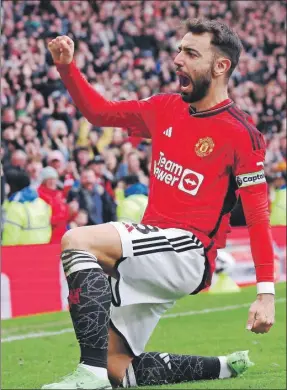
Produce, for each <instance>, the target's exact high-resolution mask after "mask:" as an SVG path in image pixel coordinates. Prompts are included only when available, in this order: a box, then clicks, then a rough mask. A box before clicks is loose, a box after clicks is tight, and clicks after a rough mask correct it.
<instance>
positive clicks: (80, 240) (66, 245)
mask: <svg viewBox="0 0 287 390" xmlns="http://www.w3.org/2000/svg"><path fill="white" fill-rule="evenodd" d="M61 246H62V251H64V250H82V251H87V252H90V253H91V254H93V255H94V256H95V257H96V258H97V259H98V262H99V264H100V265H101V266H102V267H103V269H104V271H105V272H107V273H108V274H109V275H111V276H116V275H114V274H113V273H114V271H113V269H114V266H115V264H116V262H117V260H118V259H120V258H121V257H122V244H121V239H120V236H119V233H118V231H117V230H116V228H115V227H114V226H113V225H112V224H108V223H107V224H103V225H96V226H84V227H78V228H74V229H71V230H68V231H67V232H66V233H65V234H64V236H63V238H62V241H61Z"/></svg>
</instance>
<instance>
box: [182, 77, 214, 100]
mask: <svg viewBox="0 0 287 390" xmlns="http://www.w3.org/2000/svg"><path fill="white" fill-rule="evenodd" d="M191 83H192V87H193V88H192V91H191V92H181V93H180V94H181V97H182V100H183V101H184V102H186V103H195V102H198V101H200V100H201V99H203V98H204V97H205V96H206V95H207V93H208V90H209V87H210V84H211V74H210V72H208V73H206V74H205V75H203V76H200V77H199V78H198V79H197V80H196V81H194V80H191Z"/></svg>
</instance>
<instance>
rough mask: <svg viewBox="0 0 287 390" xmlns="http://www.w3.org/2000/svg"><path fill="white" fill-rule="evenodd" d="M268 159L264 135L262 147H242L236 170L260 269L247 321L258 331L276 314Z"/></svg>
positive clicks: (253, 250) (269, 324)
mask: <svg viewBox="0 0 287 390" xmlns="http://www.w3.org/2000/svg"><path fill="white" fill-rule="evenodd" d="M260 136H261V135H260ZM264 159H265V147H264V141H263V139H262V142H261V148H260V149H258V150H253V149H252V145H250V144H248V141H247V144H246V145H245V146H244V148H242V150H241V151H239V150H237V156H236V162H235V172H234V173H235V176H236V182H237V185H238V187H239V192H240V196H241V200H242V205H243V210H244V215H245V219H246V224H247V226H248V230H249V236H250V246H251V252H252V257H253V261H254V265H255V270H256V280H257V299H256V301H255V302H254V303H253V304H252V305H251V307H250V310H249V315H248V321H247V329H248V330H251V331H252V332H254V333H267V332H268V331H269V330H270V328H271V327H272V325H273V323H274V317H275V303H274V298H275V288H274V253H273V244H272V236H271V228H270V217H269V210H268V188H267V184H266V179H265V175H264Z"/></svg>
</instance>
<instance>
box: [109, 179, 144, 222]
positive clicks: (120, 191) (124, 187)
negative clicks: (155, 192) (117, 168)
mask: <svg viewBox="0 0 287 390" xmlns="http://www.w3.org/2000/svg"><path fill="white" fill-rule="evenodd" d="M116 191H117V192H116V193H117V204H118V205H117V218H118V221H126V222H133V223H140V222H141V219H142V217H143V214H144V211H145V209H146V206H147V201H148V197H147V195H148V187H147V186H146V185H144V184H142V183H140V182H139V179H138V176H136V175H130V176H125V177H123V178H122V180H121V181H120V182H119V183H118V187H117V190H116Z"/></svg>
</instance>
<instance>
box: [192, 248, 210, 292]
mask: <svg viewBox="0 0 287 390" xmlns="http://www.w3.org/2000/svg"><path fill="white" fill-rule="evenodd" d="M213 245H214V241H211V243H210V244H209V245H208V247H206V248H204V258H205V262H204V272H203V276H202V280H201V282H200V284H199V286H198V287H197V288H196V289H195V290H194V291H193V292H192V293H190V295H196V294H198V293H199V292H200V291H201V290H203V289H204V288H206V287H207V286H209V285H210V282H211V273H210V265H209V261H208V258H207V252H208V251H209V250H210V249H211V248H212V247H213Z"/></svg>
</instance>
